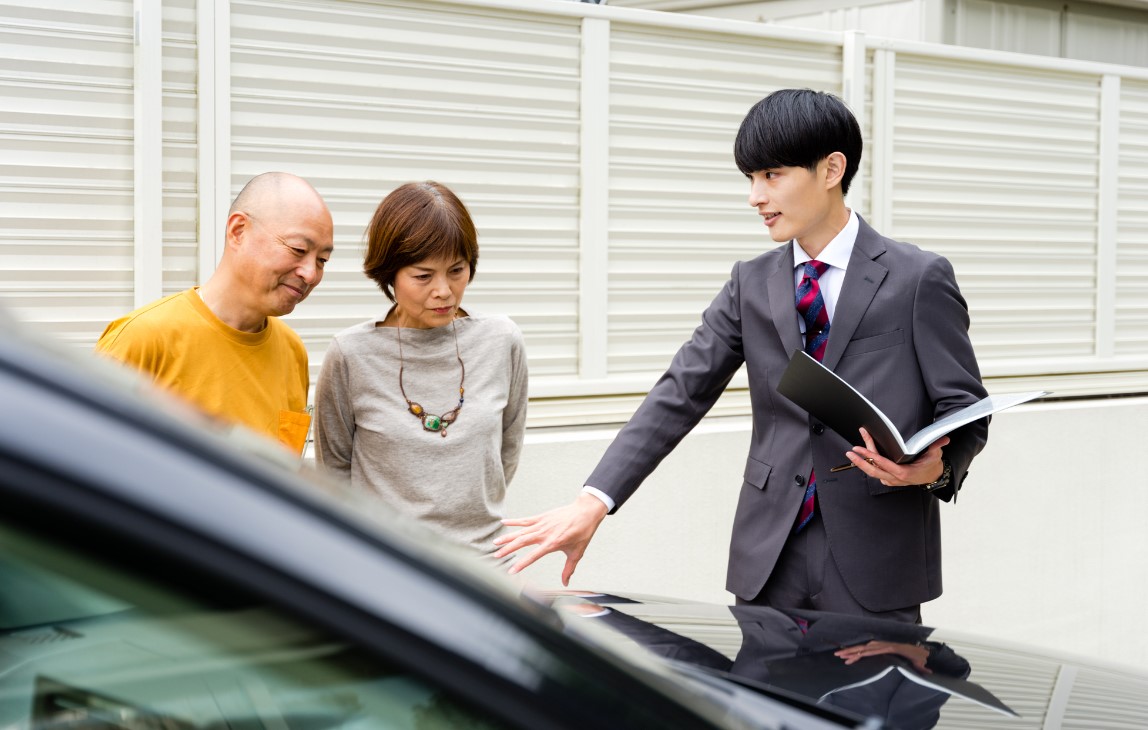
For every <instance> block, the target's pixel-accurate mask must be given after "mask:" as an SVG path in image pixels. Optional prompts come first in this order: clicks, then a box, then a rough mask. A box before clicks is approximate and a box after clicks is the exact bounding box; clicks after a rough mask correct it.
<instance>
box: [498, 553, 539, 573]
mask: <svg viewBox="0 0 1148 730" xmlns="http://www.w3.org/2000/svg"><path fill="white" fill-rule="evenodd" d="M545 554H546V548H538V549H537V550H534V551H533V552H531V553H530V554H529V555H527V556H526V557H524V558H522V559H521V560H519V561H518V562H517V563H515V564H514V565H512V566H510V570H509V571H507V572H509V573H510V574H511V575H514V574H515V573H520V572H522V571H523V570H525V569H526V568H529V567H530V566H531V565H533V564H534V562H535V561H536V560H538V559H539V558H541V557H542V556H543V555H545Z"/></svg>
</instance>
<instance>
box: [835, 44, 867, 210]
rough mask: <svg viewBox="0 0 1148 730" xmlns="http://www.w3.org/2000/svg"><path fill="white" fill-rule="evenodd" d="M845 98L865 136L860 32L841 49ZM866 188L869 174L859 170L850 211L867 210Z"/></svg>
mask: <svg viewBox="0 0 1148 730" xmlns="http://www.w3.org/2000/svg"><path fill="white" fill-rule="evenodd" d="M841 97H842V99H843V100H844V102H845V103H846V104H848V105H849V108H850V109H851V110H852V111H853V116H854V117H856V118H857V124H859V125H860V126H861V133H862V134H864V133H865V125H866V123H867V121H868V119H867V117H868V115H867V114H866V113H865V34H864V33H862V32H861V31H858V30H851V31H847V32H846V33H845V38H844V41H843V42H842V45H841ZM865 185H866V181H865V171H864V169H863V168H860V167H859V168H858V169H857V174H856V175H855V176H854V177H853V182H852V184H851V185H850V188H849V190H850V193H849V195H848V196H847V197H846V204H847V205H848V206H849V207H850V208H854V209H857V208H861V207H863V200H864V198H865Z"/></svg>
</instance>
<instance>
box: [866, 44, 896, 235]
mask: <svg viewBox="0 0 1148 730" xmlns="http://www.w3.org/2000/svg"><path fill="white" fill-rule="evenodd" d="M895 65H896V55H895V53H894V52H893V51H891V50H888V49H885V48H879V49H877V50H876V51H874V52H873V136H872V140H873V141H872V143H871V145H870V146H871V147H872V148H873V149H872V153H871V157H870V159H872V161H873V162H872V172H871V174H872V176H873V181H872V185H871V186H870V187H871V190H872V192H873V199H872V201H871V203H870V214H871V215H872V217H873V227H874V228H876V229H877V230H878V231H881V233H883V234H885V235H886V236H891V235H893V232H892V228H893V123H894V113H893V103H894V89H893V85H894V79H895Z"/></svg>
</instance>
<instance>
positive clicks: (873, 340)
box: [842, 329, 905, 357]
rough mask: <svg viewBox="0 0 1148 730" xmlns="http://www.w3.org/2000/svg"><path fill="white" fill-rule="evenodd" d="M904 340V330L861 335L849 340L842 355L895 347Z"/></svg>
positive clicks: (846, 355)
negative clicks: (868, 335)
mask: <svg viewBox="0 0 1148 730" xmlns="http://www.w3.org/2000/svg"><path fill="white" fill-rule="evenodd" d="M904 341H905V330H900V329H897V330H893V331H892V332H885V333H883V334H880V335H873V336H872V337H862V338H860V339H857V340H850V341H849V345H848V346H846V348H845V354H844V355H842V357H849V356H850V355H864V354H865V353H867V352H876V351H877V350H884V349H887V348H889V347H896V346H897V345H900V344H901V343H903V342H904Z"/></svg>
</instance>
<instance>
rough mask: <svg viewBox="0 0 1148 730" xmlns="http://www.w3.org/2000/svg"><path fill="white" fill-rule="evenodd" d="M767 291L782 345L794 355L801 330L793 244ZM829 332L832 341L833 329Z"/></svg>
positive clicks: (770, 278) (799, 343)
mask: <svg viewBox="0 0 1148 730" xmlns="http://www.w3.org/2000/svg"><path fill="white" fill-rule="evenodd" d="M766 291H767V292H769V309H770V312H771V313H772V315H773V321H774V324H775V325H776V326H777V334H778V336H780V337H781V345H782V347H784V348H785V352H787V353H790V354H792V353H793V351H794V350H800V349H801V330H800V329H798V327H797V305H796V304H795V303H794V297H796V296H797V292H796V290H795V287H794V285H793V244H792V243H788V244H786V252H785V255H783V256H781V257H779V262H778V265H777V268H776V269H775V270H774V271H773V273H772V274H770V276H769V280H768V281H767V282H766ZM829 332H830V336H831V337H830V339H831V340H832V334H833V329H832V327H830V329H829Z"/></svg>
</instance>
